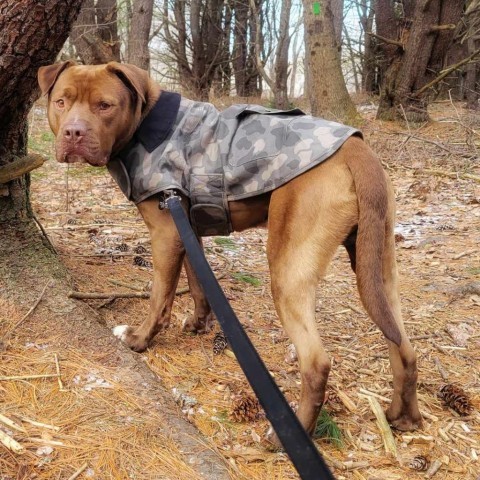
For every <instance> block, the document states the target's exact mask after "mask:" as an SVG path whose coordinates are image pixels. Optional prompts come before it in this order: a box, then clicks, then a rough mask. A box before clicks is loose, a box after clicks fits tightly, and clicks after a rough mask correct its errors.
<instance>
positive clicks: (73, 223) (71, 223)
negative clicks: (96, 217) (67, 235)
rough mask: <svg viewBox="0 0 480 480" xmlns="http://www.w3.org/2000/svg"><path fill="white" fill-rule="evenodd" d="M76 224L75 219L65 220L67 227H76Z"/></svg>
mask: <svg viewBox="0 0 480 480" xmlns="http://www.w3.org/2000/svg"><path fill="white" fill-rule="evenodd" d="M76 224H77V219H76V218H69V219H68V220H67V225H76Z"/></svg>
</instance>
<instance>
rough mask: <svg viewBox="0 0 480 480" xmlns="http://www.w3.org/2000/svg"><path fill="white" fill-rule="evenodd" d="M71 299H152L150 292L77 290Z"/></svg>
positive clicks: (178, 292)
mask: <svg viewBox="0 0 480 480" xmlns="http://www.w3.org/2000/svg"><path fill="white" fill-rule="evenodd" d="M226 275H227V272H223V273H221V274H220V275H218V277H217V280H221V279H222V278H225V276H226ZM109 281H110V282H111V283H114V284H118V285H120V286H124V287H128V288H131V289H132V290H139V288H138V287H134V286H131V285H128V284H125V283H123V282H116V281H113V280H109ZM189 291H190V288H189V287H183V288H178V289H177V290H176V292H175V295H183V294H184V293H188V292H189ZM68 297H69V298H77V299H79V300H105V299H107V300H116V299H117V298H146V299H148V298H150V292H125V293H121V292H110V293H108V292H107V293H97V292H78V291H77V290H70V292H69V294H68Z"/></svg>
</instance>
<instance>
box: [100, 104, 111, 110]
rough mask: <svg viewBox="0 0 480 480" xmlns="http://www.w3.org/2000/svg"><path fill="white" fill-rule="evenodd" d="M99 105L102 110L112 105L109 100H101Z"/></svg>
mask: <svg viewBox="0 0 480 480" xmlns="http://www.w3.org/2000/svg"><path fill="white" fill-rule="evenodd" d="M98 107H99V108H100V110H108V109H109V108H110V107H111V105H110V104H108V103H107V102H100V103H99V104H98Z"/></svg>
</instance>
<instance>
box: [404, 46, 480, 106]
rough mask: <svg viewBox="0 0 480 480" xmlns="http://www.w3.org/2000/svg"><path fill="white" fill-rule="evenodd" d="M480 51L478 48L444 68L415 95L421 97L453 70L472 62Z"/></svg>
mask: <svg viewBox="0 0 480 480" xmlns="http://www.w3.org/2000/svg"><path fill="white" fill-rule="evenodd" d="M479 53H480V48H478V49H477V50H475V51H474V52H473V53H472V54H471V55H470V56H468V57H467V58H464V59H463V60H461V61H460V62H458V63H455V64H454V65H452V66H450V67H448V68H446V69H445V70H442V72H441V73H440V75H439V76H438V77H437V78H434V79H433V80H432V81H431V82H428V83H427V84H426V85H424V86H423V87H422V88H420V89H419V90H417V91H416V92H415V93H414V94H413V97H419V96H420V95H421V94H422V93H423V92H425V91H426V90H428V89H429V88H431V87H433V86H434V85H436V84H437V83H438V82H440V81H441V80H443V79H444V78H445V77H446V76H447V75H449V74H450V73H452V72H453V71H455V70H457V69H459V68H460V67H462V66H463V65H465V64H466V63H468V62H470V61H471V60H473V59H474V58H475V57H476V56H477V55H478V54H479Z"/></svg>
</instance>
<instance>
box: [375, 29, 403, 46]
mask: <svg viewBox="0 0 480 480" xmlns="http://www.w3.org/2000/svg"><path fill="white" fill-rule="evenodd" d="M367 35H370V36H371V37H375V38H378V39H379V40H381V41H382V42H384V43H388V44H390V45H396V46H397V47H400V48H401V49H402V50H405V45H404V44H403V43H402V42H399V41H398V40H392V39H391V38H386V37H382V36H381V35H377V34H376V33H373V32H367Z"/></svg>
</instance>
